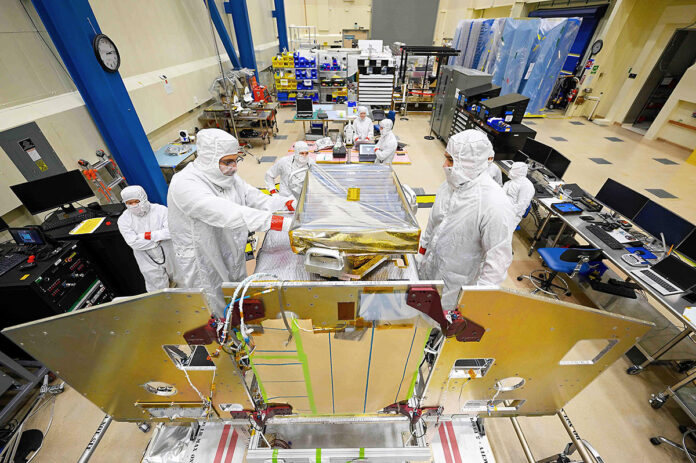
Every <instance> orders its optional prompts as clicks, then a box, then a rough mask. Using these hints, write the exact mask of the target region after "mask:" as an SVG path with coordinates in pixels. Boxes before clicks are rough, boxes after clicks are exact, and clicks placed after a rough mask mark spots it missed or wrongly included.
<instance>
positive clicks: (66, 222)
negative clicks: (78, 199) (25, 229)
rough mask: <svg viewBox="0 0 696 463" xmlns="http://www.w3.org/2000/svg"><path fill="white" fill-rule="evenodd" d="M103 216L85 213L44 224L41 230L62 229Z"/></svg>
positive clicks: (89, 212) (90, 212)
mask: <svg viewBox="0 0 696 463" xmlns="http://www.w3.org/2000/svg"><path fill="white" fill-rule="evenodd" d="M101 216H102V214H96V213H94V212H92V211H85V212H83V213H81V214H77V215H75V216H72V217H68V218H67V219H59V220H52V221H50V222H44V223H43V225H41V228H43V229H44V230H55V229H56V228H61V227H65V226H68V225H75V224H78V223H80V222H82V221H83V220H87V219H93V218H95V217H101Z"/></svg>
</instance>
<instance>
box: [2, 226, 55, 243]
mask: <svg viewBox="0 0 696 463" xmlns="http://www.w3.org/2000/svg"><path fill="white" fill-rule="evenodd" d="M10 235H12V238H13V239H14V240H15V243H17V244H19V245H22V246H30V245H33V244H38V245H43V244H46V238H45V237H44V234H43V231H42V230H41V229H40V228H39V227H22V228H10Z"/></svg>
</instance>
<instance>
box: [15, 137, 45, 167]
mask: <svg viewBox="0 0 696 463" xmlns="http://www.w3.org/2000/svg"><path fill="white" fill-rule="evenodd" d="M19 146H21V147H22V149H23V150H24V152H25V153H27V155H28V156H29V157H30V158H31V160H32V162H33V163H34V164H36V167H38V168H39V170H40V171H41V172H45V171H47V170H48V166H47V165H46V163H45V162H44V160H43V159H41V154H39V152H38V151H37V150H36V145H35V144H34V142H33V141H31V138H25V139H23V140H19Z"/></svg>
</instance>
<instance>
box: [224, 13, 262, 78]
mask: <svg viewBox="0 0 696 463" xmlns="http://www.w3.org/2000/svg"><path fill="white" fill-rule="evenodd" d="M246 2H247V0H229V1H226V2H225V3H224V5H225V13H227V14H229V15H230V16H232V22H233V23H234V35H235V37H237V47H238V48H239V60H240V62H241V64H242V67H245V68H248V69H253V70H254V73H255V74H256V80H258V78H259V70H258V68H257V66H256V52H255V51H254V39H253V37H252V35H251V22H250V21H249V10H248V9H247V4H246Z"/></svg>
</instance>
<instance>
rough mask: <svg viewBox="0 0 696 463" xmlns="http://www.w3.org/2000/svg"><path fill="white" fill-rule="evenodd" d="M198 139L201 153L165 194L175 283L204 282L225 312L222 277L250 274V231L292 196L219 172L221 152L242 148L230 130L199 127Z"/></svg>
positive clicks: (268, 222) (263, 224) (235, 278)
mask: <svg viewBox="0 0 696 463" xmlns="http://www.w3.org/2000/svg"><path fill="white" fill-rule="evenodd" d="M230 139H231V140H230ZM232 140H233V141H234V142H232ZM196 144H197V148H198V158H197V159H196V160H195V161H194V162H193V163H191V164H189V165H188V166H186V168H184V170H182V171H181V172H179V173H177V174H175V175H174V177H173V178H172V182H171V184H170V186H169V194H168V195H167V202H168V205H169V230H170V232H171V236H172V244H173V245H174V253H175V255H176V275H177V284H178V286H179V287H182V288H203V290H204V292H205V293H206V295H207V296H208V300H209V303H210V304H211V309H212V310H213V311H215V312H216V313H217V315H219V316H222V315H223V310H224V308H225V302H224V299H223V296H222V283H223V282H226V281H240V280H242V279H244V278H245V277H246V274H247V273H246V259H245V251H244V250H245V248H246V243H247V237H248V235H249V232H253V231H265V230H268V229H269V228H270V225H271V219H272V215H273V214H272V211H280V210H286V203H287V202H288V201H290V200H292V198H289V197H287V196H281V195H274V196H269V195H266V194H264V193H262V192H261V191H260V190H259V189H258V188H255V187H253V186H251V185H249V184H248V183H247V182H245V181H244V180H242V179H241V178H240V177H239V175H238V174H235V175H233V176H225V175H223V174H222V173H221V172H220V170H219V167H218V163H219V160H220V158H222V157H223V156H224V155H226V154H229V153H232V152H236V150H237V149H238V144H237V140H236V139H235V138H234V137H232V136H231V135H229V134H228V133H226V132H224V131H222V130H219V129H205V130H201V131H200V132H198V137H197V143H196ZM285 220H288V219H285Z"/></svg>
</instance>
